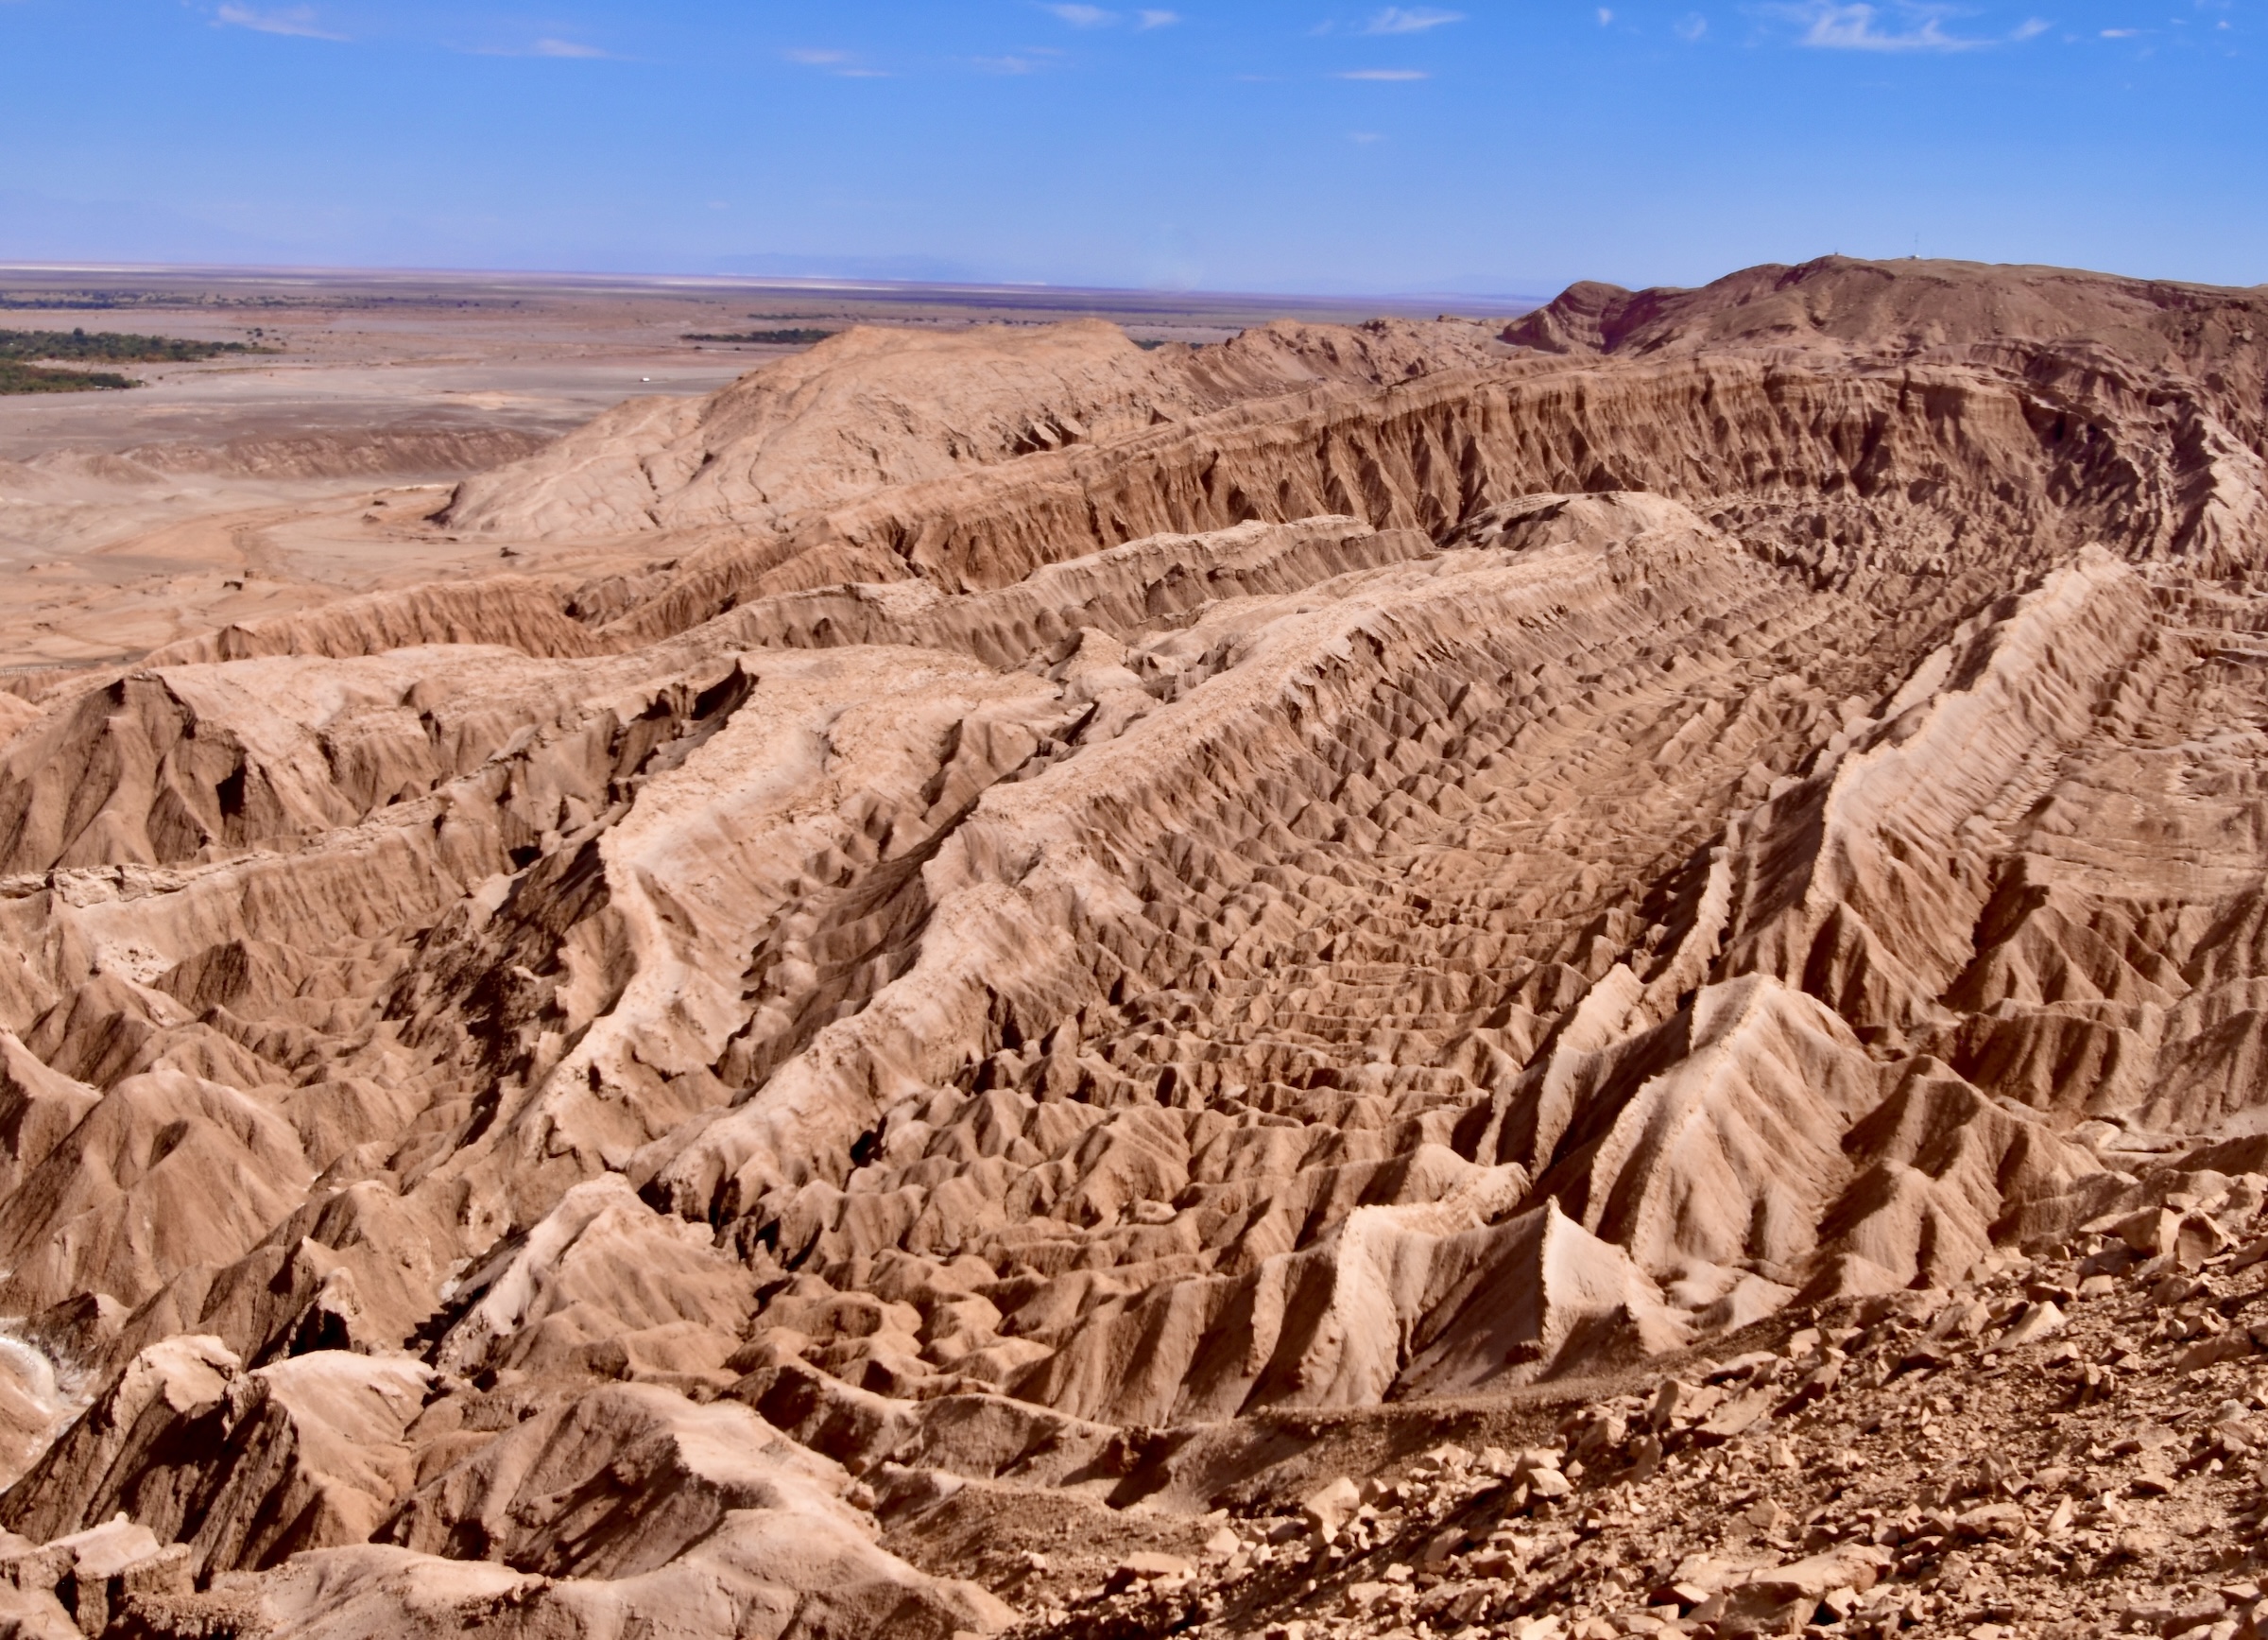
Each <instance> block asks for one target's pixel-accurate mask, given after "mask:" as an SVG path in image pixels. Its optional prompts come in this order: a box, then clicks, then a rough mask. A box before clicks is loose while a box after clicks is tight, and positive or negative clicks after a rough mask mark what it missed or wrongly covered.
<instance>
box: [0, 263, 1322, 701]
mask: <svg viewBox="0 0 2268 1640" xmlns="http://www.w3.org/2000/svg"><path fill="white" fill-rule="evenodd" d="M88 293H96V294H94V296H92V297H91V298H89V296H88ZM82 298H87V300H85V301H84V302H83V304H82V305H76V306H74V305H46V304H49V303H69V302H80V301H81V299H82ZM106 302H108V303H109V304H108V305H106V304H105V303H106ZM0 304H5V305H0V328H17V329H69V328H72V327H73V326H84V327H86V328H87V329H90V330H115V331H135V332H144V333H158V334H163V335H167V336H182V337H198V338H203V339H212V340H225V341H260V342H265V343H266V344H269V345H273V346H276V347H278V348H280V349H281V350H282V351H281V352H279V353H277V354H273V355H259V356H252V357H246V356H237V357H223V358H220V359H215V360H212V361H209V362H206V363H202V364H188V365H155V366H136V367H133V369H132V370H131V371H130V372H129V373H131V374H133V375H135V376H136V377H138V378H139V379H140V380H142V381H143V382H144V384H145V385H144V386H143V387H141V388H136V389H134V390H133V391H131V392H104V393H87V394H74V395H67V396H57V395H39V396H26V397H15V398H0V671H13V672H23V671H29V670H42V669H45V668H50V667H56V666H78V665H106V664H108V665H114V664H116V663H118V662H120V661H123V660H130V659H132V658H134V657H135V656H137V655H139V654H141V653H143V652H145V651H146V650H149V649H152V648H155V647H158V646H160V645H163V644H165V643H169V642H172V641H174V640H175V639H178V638H180V637H184V636H187V635H191V634H194V633H196V632H198V631H203V630H209V629H211V628H214V627H216V626H221V625H225V624H227V623H230V622H233V621H241V620H247V619H253V618H257V617H260V616H263V615H270V614H278V613H285V612H288V611H292V610H298V609H305V608H309V607H312V606H314V605H318V604H321V603H325V602H328V601H330V600H331V599H333V598H335V597H338V596H344V595H348V594H352V593H358V592H368V591H374V590H379V589H383V588H387V587H392V586H400V585H404V584H408V583H412V582H418V581H429V580H435V579H447V578H456V577H461V576H467V575H479V574H487V573H490V572H492V571H493V570H495V569H497V568H498V567H505V566H503V565H501V564H500V560H502V559H504V558H505V557H507V556H510V557H516V558H520V559H523V560H525V561H524V562H520V563H515V564H511V565H509V566H508V567H513V568H521V569H529V570H534V571H537V572H539V573H547V574H559V575H564V576H570V577H574V578H583V577H585V576H588V575H591V574H594V573H603V572H605V571H608V570H610V569H617V568H621V569H634V568H636V567H640V564H639V562H638V560H639V558H640V554H639V553H638V552H636V551H635V550H634V549H633V551H632V552H631V553H630V554H629V558H628V561H625V557H624V554H623V553H622V552H620V551H614V550H594V549H592V548H588V547H582V546H577V547H574V548H568V549H560V548H557V547H551V546H545V545H543V544H517V545H515V544H500V543H499V542H498V541H497V540H495V539H494V538H493V537H490V538H486V539H482V540H480V541H477V542H468V541H459V540H455V539H452V538H451V537H450V536H449V534H448V533H447V532H445V531H440V530H436V529H431V528H427V527H424V526H423V524H422V519H423V518H424V516H425V515H426V514H427V513H430V512H431V511H432V510H433V509H435V508H437V507H438V506H439V505H440V504H441V503H442V502H444V501H445V500H446V499H447V496H448V492H449V488H450V486H451V485H453V484H454V483H455V480H457V479H458V478H460V477H462V476H464V475H466V474H468V473H471V472H474V471H479V470H482V469H485V468H488V467H490V466H494V465H496V464H498V463H500V462H502V461H505V460H508V459H511V458H513V457H518V456H522V455H525V454H527V453H528V452H529V451H531V450H533V449H534V448H536V447H537V446H538V445H539V444H540V443H541V442H542V441H545V440H551V439H554V438H557V437H558V436H559V435H560V434H562V433H565V432H567V431H569V430H571V429H573V428H575V427H577V426H580V425H582V424H583V423H586V422H588V421H589V420H590V419H591V418H592V417H593V416H595V415H598V414H599V413H601V412H602V411H605V410H607V409H610V408H611V407H613V406H615V405H618V404H620V403H621V402H622V401H623V400H625V399H627V398H631V397H635V396H639V395H645V394H683V395H695V394H700V393H706V392H710V391H713V389H715V388H718V387H720V386H722V385H724V384H725V383H727V382H729V381H730V380H732V379H733V378H734V377H735V376H738V375H740V374H742V373H743V372H745V371H748V370H751V369H754V368H756V367H757V366H759V365H761V364H764V363H765V362H767V361H768V360H771V359H775V358H779V357H782V356H783V355H785V354H789V353H792V352H796V351H799V350H796V349H792V348H780V347H765V346H747V345H741V346H721V345H715V344H698V343H692V342H688V341H685V340H684V339H682V338H683V337H684V336H685V335H686V334H687V333H689V332H690V333H725V334H730V333H740V332H747V331H749V330H761V329H779V328H788V327H811V328H828V327H836V328H840V327H842V326H845V325H848V324H851V323H853V322H868V323H871V322H875V321H877V320H879V321H882V322H887V323H892V324H900V325H905V326H909V327H918V328H924V329H934V328H957V327H960V326H965V325H968V324H971V323H1007V324H1036V323H1044V322H1049V321H1052V320H1055V319H1061V318H1063V317H1065V316H1066V315H1067V314H1069V313H1074V312H1075V313H1094V312H1102V313H1104V314H1106V315H1107V316H1108V317H1111V318H1115V319H1120V320H1121V321H1122V322H1124V323H1125V324H1126V326H1127V328H1128V330H1129V332H1130V333H1131V334H1133V335H1134V336H1136V337H1140V338H1143V339H1151V340H1164V339H1172V340H1186V341H1207V340H1215V339H1219V338H1220V337H1226V336H1229V335H1232V334H1234V333H1235V332H1236V331H1237V330H1238V329H1241V328H1243V327H1244V326H1245V325H1246V324H1247V323H1249V322H1251V321H1252V320H1253V319H1256V318H1259V317H1261V316H1262V315H1263V312H1265V313H1273V312H1277V311H1281V310H1284V309H1285V308H1287V307H1290V308H1295V309H1297V308H1300V307H1301V306H1302V304H1298V303H1290V304H1286V303H1281V302H1270V303H1267V304H1264V306H1253V305H1249V304H1246V305H1239V304H1238V303H1236V302H1220V301H1203V302H1201V301H1199V300H1197V299H1185V298H1179V297H1157V298H1148V297H1136V298H1125V297H1108V296H1100V295H1095V294H1091V293H1078V292H1068V293H1062V294H1060V295H1058V296H1052V297H1038V296H1035V295H1033V294H1032V293H1008V294H1005V295H1003V294H1001V293H991V292H978V291H953V290H937V291H891V290H832V289H807V288H785V289H783V288H780V287H769V286H762V285H727V284H718V283H714V282H678V283H674V284H673V283H668V282H659V281H651V282H635V281H613V282H599V281H588V280H586V281H567V280H543V279H533V278H509V279H507V278H502V277H497V276H482V277H465V276H423V277H420V276H370V275H339V276H320V277H292V278H285V277H283V276H252V275H226V274H211V273H166V272H151V271H147V270H143V271H137V272H133V273H106V274H93V273H81V272H63V271H53V270H48V271H31V270H23V269H16V270H0ZM1305 306H1306V307H1307V308H1312V309H1313V311H1314V316H1315V317H1348V316H1349V315H1345V314H1340V313H1338V312H1337V310H1336V309H1334V308H1332V307H1330V306H1328V305H1324V304H1313V303H1310V304H1305Z"/></svg>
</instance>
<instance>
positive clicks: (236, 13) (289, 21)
mask: <svg viewBox="0 0 2268 1640" xmlns="http://www.w3.org/2000/svg"><path fill="white" fill-rule="evenodd" d="M213 21H214V23H215V26H219V27H223V28H249V29H252V30H254V31H256V32H258V33H261V34H288V35H290V36H292V37H293V38H294V39H298V40H344V39H346V36H345V35H343V34H334V33H332V32H331V31H330V30H329V29H327V28H324V27H323V26H321V25H320V24H318V22H317V21H316V16H315V8H314V7H312V6H286V7H284V8H283V9H281V10H276V11H256V10H254V9H252V8H251V7H249V6H223V7H221V8H220V9H218V10H217V11H215V12H214V13H213Z"/></svg>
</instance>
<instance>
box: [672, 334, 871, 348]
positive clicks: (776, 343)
mask: <svg viewBox="0 0 2268 1640" xmlns="http://www.w3.org/2000/svg"><path fill="white" fill-rule="evenodd" d="M833 334H834V332H833V331H831V330H736V331H730V332H715V333H712V332H708V331H696V332H695V333H694V334H692V335H690V336H688V337H685V338H684V339H685V340H687V341H741V342H759V343H761V344H763V345H764V346H765V347H809V346H811V345H812V343H814V342H821V341H825V340H826V339H827V338H828V337H831V336H833Z"/></svg>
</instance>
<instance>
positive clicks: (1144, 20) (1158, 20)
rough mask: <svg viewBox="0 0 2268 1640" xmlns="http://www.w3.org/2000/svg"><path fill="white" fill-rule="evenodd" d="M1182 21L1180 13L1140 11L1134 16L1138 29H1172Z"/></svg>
mask: <svg viewBox="0 0 2268 1640" xmlns="http://www.w3.org/2000/svg"><path fill="white" fill-rule="evenodd" d="M1180 21H1181V13H1179V12H1178V11H1138V12H1136V13H1135V15H1134V26H1135V27H1137V28H1171V27H1172V26H1174V25H1175V24H1177V23H1178V22H1180Z"/></svg>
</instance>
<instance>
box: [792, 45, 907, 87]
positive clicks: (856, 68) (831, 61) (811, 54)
mask: <svg viewBox="0 0 2268 1640" xmlns="http://www.w3.org/2000/svg"><path fill="white" fill-rule="evenodd" d="M780 55H781V56H782V57H784V58H785V59H787V60H788V61H790V62H793V63H797V64H799V65H800V66H802V67H804V68H819V69H824V70H826V71H827V72H828V73H829V74H832V75H833V76H834V77H835V78H837V79H887V78H890V75H889V73H888V71H887V70H885V69H880V68H868V67H867V66H866V65H865V64H864V63H862V62H860V61H859V60H858V59H857V58H855V57H853V56H852V55H851V53H850V52H848V51H834V50H831V49H827V48H824V47H814V46H798V47H795V48H793V49H791V50H787V51H782V53H781V54H780Z"/></svg>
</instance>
